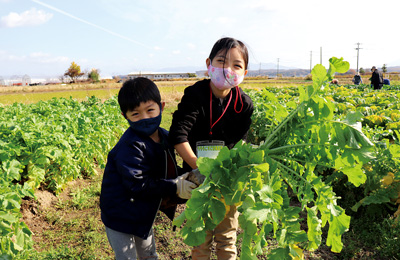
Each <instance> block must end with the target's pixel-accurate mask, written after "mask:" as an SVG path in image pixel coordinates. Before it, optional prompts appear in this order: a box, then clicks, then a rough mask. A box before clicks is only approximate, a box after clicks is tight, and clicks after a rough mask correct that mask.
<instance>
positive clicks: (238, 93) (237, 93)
mask: <svg viewBox="0 0 400 260" xmlns="http://www.w3.org/2000/svg"><path fill="white" fill-rule="evenodd" d="M238 97H239V98H240V103H241V104H242V107H241V108H240V110H239V111H237V110H236V105H237V101H238ZM243 106H244V104H243V100H242V96H241V95H240V91H239V87H238V86H236V98H235V105H234V106H233V108H234V109H235V112H236V113H237V114H239V113H240V112H242V110H243Z"/></svg>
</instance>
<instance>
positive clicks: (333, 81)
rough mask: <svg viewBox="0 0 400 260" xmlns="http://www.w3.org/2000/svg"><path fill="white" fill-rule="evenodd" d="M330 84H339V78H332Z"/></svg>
mask: <svg viewBox="0 0 400 260" xmlns="http://www.w3.org/2000/svg"><path fill="white" fill-rule="evenodd" d="M331 84H332V85H339V80H337V79H332V81H331Z"/></svg>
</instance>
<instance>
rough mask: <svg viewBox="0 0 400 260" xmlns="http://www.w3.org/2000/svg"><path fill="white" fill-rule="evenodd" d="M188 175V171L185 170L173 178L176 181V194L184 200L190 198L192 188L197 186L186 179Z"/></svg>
mask: <svg viewBox="0 0 400 260" xmlns="http://www.w3.org/2000/svg"><path fill="white" fill-rule="evenodd" d="M188 175H189V173H188V172H187V173H185V174H183V175H181V176H179V177H177V178H176V179H174V181H175V183H176V194H178V197H179V198H182V199H186V200H188V199H190V197H191V196H192V190H193V189H195V188H196V187H197V185H196V184H194V183H193V182H190V181H187V180H186V178H187V176H188Z"/></svg>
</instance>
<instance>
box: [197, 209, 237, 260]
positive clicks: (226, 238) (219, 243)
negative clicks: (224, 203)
mask: <svg viewBox="0 0 400 260" xmlns="http://www.w3.org/2000/svg"><path fill="white" fill-rule="evenodd" d="M238 217H239V212H238V211H237V210H236V207H235V206H231V207H230V210H229V212H228V214H227V215H226V216H225V218H224V220H222V222H221V223H219V225H218V226H217V227H216V228H215V229H214V230H212V231H208V232H207V236H206V241H205V242H204V243H203V244H201V245H200V246H196V247H194V248H193V249H192V259H194V260H208V259H210V257H211V244H212V241H213V238H214V242H215V243H216V254H217V257H218V260H236V255H237V250H236V231H237V229H238V224H239V223H238Z"/></svg>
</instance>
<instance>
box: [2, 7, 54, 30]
mask: <svg viewBox="0 0 400 260" xmlns="http://www.w3.org/2000/svg"><path fill="white" fill-rule="evenodd" d="M52 17H53V14H51V13H46V12H45V11H42V10H36V8H32V9H30V10H28V11H25V12H23V13H20V14H18V13H14V12H11V13H9V14H8V15H7V16H3V17H1V19H0V27H5V28H14V27H25V26H37V25H41V24H44V23H46V22H48V21H49V20H50V19H51V18H52Z"/></svg>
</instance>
